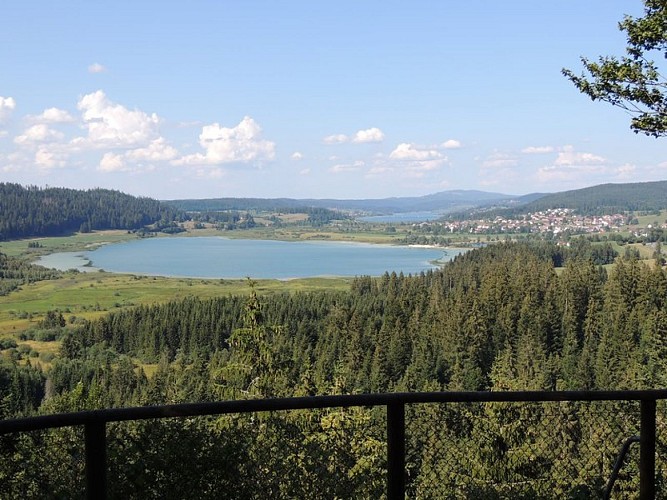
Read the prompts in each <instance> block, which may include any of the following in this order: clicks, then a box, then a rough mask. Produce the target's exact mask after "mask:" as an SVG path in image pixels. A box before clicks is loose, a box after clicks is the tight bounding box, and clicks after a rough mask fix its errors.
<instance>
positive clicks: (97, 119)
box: [77, 90, 160, 148]
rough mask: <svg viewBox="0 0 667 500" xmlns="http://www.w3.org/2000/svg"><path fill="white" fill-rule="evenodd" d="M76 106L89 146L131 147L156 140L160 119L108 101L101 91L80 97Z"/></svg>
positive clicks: (154, 115)
mask: <svg viewBox="0 0 667 500" xmlns="http://www.w3.org/2000/svg"><path fill="white" fill-rule="evenodd" d="M77 107H78V109H79V110H81V112H82V118H83V121H84V124H85V126H86V127H87V128H88V137H87V139H86V140H87V142H88V145H89V146H91V147H99V148H130V147H139V146H144V145H146V144H148V143H149V142H150V141H151V140H153V139H156V138H157V137H158V135H159V134H158V125H159V123H160V119H159V118H158V116H157V115H156V114H155V113H153V114H151V115H149V114H147V113H144V112H143V111H140V110H130V109H127V108H126V107H124V106H122V105H120V104H115V103H113V102H111V101H110V100H109V99H108V98H107V96H106V95H105V94H104V92H102V91H101V90H98V91H97V92H93V93H92V94H87V95H85V96H83V97H82V98H81V99H80V100H79V103H78V104H77Z"/></svg>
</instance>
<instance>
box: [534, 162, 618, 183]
mask: <svg viewBox="0 0 667 500" xmlns="http://www.w3.org/2000/svg"><path fill="white" fill-rule="evenodd" d="M603 174H606V175H608V172H607V169H606V168H605V167H604V166H601V165H584V166H582V165H578V166H572V165H549V166H546V167H542V168H540V169H539V170H538V171H537V175H536V177H537V180H538V181H539V182H543V183H548V182H573V181H577V182H582V181H589V182H591V181H594V180H597V179H598V178H599V177H600V176H601V175H603Z"/></svg>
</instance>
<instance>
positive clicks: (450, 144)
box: [442, 139, 462, 149]
mask: <svg viewBox="0 0 667 500" xmlns="http://www.w3.org/2000/svg"><path fill="white" fill-rule="evenodd" d="M461 146H462V144H461V141H457V140H456V139H449V140H447V141H445V142H443V143H442V147H443V148H445V149H459V148H461Z"/></svg>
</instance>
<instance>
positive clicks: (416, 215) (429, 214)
mask: <svg viewBox="0 0 667 500" xmlns="http://www.w3.org/2000/svg"><path fill="white" fill-rule="evenodd" d="M442 216H443V213H442V212H434V211H424V212H401V213H397V214H390V215H367V216H365V217H359V220H360V221H363V222H377V223H384V224H400V223H405V224H409V223H417V222H427V221H430V220H436V219H439V218H440V217H442Z"/></svg>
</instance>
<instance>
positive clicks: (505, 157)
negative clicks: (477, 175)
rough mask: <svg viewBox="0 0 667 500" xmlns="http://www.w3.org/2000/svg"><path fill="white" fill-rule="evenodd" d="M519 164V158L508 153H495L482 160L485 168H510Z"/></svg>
mask: <svg viewBox="0 0 667 500" xmlns="http://www.w3.org/2000/svg"><path fill="white" fill-rule="evenodd" d="M518 164H519V162H518V161H517V159H516V158H515V157H514V156H512V155H510V154H507V153H493V154H492V155H490V156H489V157H488V158H487V159H486V160H484V161H483V162H482V167H483V168H508V167H516V166H517V165H518Z"/></svg>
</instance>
